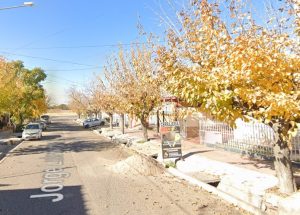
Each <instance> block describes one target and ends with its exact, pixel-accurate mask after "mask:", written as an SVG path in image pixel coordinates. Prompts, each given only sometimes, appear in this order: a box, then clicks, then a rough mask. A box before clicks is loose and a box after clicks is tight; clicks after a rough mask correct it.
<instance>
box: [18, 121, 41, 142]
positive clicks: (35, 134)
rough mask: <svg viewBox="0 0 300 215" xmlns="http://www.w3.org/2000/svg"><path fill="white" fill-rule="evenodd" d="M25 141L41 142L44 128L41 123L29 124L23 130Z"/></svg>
mask: <svg viewBox="0 0 300 215" xmlns="http://www.w3.org/2000/svg"><path fill="white" fill-rule="evenodd" d="M22 138H23V139H24V140H32V139H34V140H40V139H41V138H42V127H41V125H40V124H39V123H29V124H28V125H26V127H25V128H24V130H23V133H22Z"/></svg>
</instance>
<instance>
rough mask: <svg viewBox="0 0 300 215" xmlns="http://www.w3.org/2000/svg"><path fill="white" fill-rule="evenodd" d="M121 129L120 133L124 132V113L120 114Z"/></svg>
mask: <svg viewBox="0 0 300 215" xmlns="http://www.w3.org/2000/svg"><path fill="white" fill-rule="evenodd" d="M120 121H121V122H120V123H121V131H122V134H125V128H124V125H125V120H124V114H121V120H120Z"/></svg>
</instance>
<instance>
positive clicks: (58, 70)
mask: <svg viewBox="0 0 300 215" xmlns="http://www.w3.org/2000/svg"><path fill="white" fill-rule="evenodd" d="M103 67H104V66H99V67H88V68H82V69H77V68H73V69H43V70H45V71H49V72H55V71H57V72H60V71H82V70H92V69H99V68H103Z"/></svg>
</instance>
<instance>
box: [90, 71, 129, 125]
mask: <svg viewBox="0 0 300 215" xmlns="http://www.w3.org/2000/svg"><path fill="white" fill-rule="evenodd" d="M90 91H91V103H92V104H93V105H94V106H97V107H98V108H99V110H101V111H103V112H105V113H106V114H107V115H108V116H109V123H110V128H111V129H112V128H113V114H114V113H123V110H124V108H122V107H123V105H122V101H120V100H119V99H118V98H119V97H118V96H117V95H115V94H114V92H113V90H112V89H110V88H109V87H108V86H106V85H105V84H104V82H103V80H102V79H101V77H100V76H96V77H95V78H94V79H93V83H92V84H91V89H90Z"/></svg>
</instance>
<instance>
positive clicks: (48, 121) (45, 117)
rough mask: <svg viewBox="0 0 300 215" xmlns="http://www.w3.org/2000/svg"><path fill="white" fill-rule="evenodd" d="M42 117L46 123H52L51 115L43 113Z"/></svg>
mask: <svg viewBox="0 0 300 215" xmlns="http://www.w3.org/2000/svg"><path fill="white" fill-rule="evenodd" d="M40 119H41V120H42V121H44V122H45V123H47V124H50V123H51V120H50V116H49V115H42V116H41V117H40Z"/></svg>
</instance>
